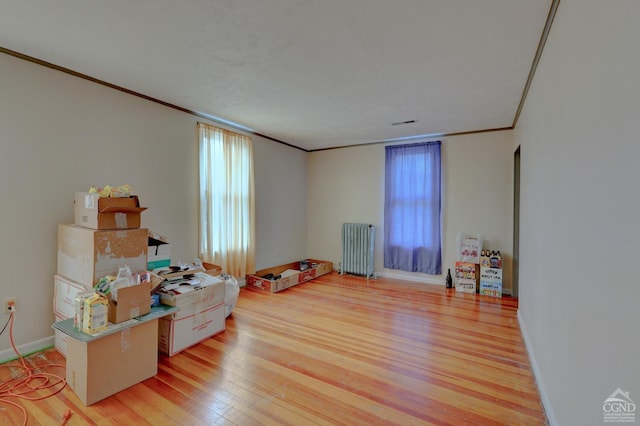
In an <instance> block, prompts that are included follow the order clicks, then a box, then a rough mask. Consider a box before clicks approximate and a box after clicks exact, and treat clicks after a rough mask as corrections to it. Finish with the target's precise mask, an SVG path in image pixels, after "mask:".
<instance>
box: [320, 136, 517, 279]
mask: <svg viewBox="0 0 640 426" xmlns="http://www.w3.org/2000/svg"><path fill="white" fill-rule="evenodd" d="M441 140H442V142H443V143H442V165H443V166H442V171H443V190H444V192H443V194H444V195H443V202H444V203H443V268H444V271H443V272H444V274H446V269H447V268H453V267H454V264H455V259H456V255H455V249H456V236H457V234H458V233H459V232H467V233H472V234H478V233H479V234H481V235H483V237H484V238H485V239H486V243H485V246H486V247H490V248H493V249H496V250H501V251H502V252H503V253H504V254H505V255H506V256H505V262H504V263H505V271H504V275H505V288H507V289H509V291H510V288H511V247H512V245H513V243H512V231H513V230H512V228H513V225H512V223H513V217H512V211H513V206H512V203H513V201H512V200H513V189H512V188H513V153H512V146H513V133H512V132H511V131H502V132H491V133H480V134H474V135H464V136H452V137H447V138H442V139H441ZM308 167H309V177H308V181H309V192H308V197H309V205H308V218H309V220H308V223H309V237H308V243H307V244H308V247H309V249H308V253H309V255H310V256H311V257H315V258H318V259H322V260H331V261H332V262H334V267H335V268H338V264H339V262H340V258H341V255H342V252H341V249H340V238H341V237H340V235H341V234H340V233H341V225H342V223H344V222H362V223H372V224H374V225H375V226H376V247H375V271H376V272H377V273H379V274H381V275H384V276H393V277H398V278H402V279H410V280H416V281H423V282H429V283H439V284H443V282H444V274H443V275H438V276H434V275H427V274H420V273H409V272H404V271H397V270H391V269H386V268H384V267H383V256H382V253H383V251H382V243H383V238H382V235H383V229H382V225H383V223H384V145H383V144H378V145H368V146H362V147H350V148H342V149H334V150H327V151H318V152H313V153H311V154H309V166H308Z"/></svg>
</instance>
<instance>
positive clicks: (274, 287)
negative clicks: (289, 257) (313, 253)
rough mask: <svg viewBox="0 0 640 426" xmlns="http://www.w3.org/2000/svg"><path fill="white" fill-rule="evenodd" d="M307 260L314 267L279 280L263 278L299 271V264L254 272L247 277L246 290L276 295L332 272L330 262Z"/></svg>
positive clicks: (293, 263) (294, 263)
mask: <svg viewBox="0 0 640 426" xmlns="http://www.w3.org/2000/svg"><path fill="white" fill-rule="evenodd" d="M309 260H310V262H311V264H312V265H316V266H315V267H314V266H312V267H311V268H309V269H307V270H305V271H299V273H296V274H293V275H288V276H282V277H281V278H279V279H273V280H271V279H266V278H264V276H265V275H268V274H273V275H274V276H276V277H277V276H278V275H283V273H284V272H285V271H288V270H299V268H300V262H292V263H287V264H284V265H280V266H275V267H273V268H268V269H262V270H260V271H256V273H255V274H249V275H247V288H250V289H254V290H264V291H268V292H271V293H276V292H278V291H282V290H285V289H287V288H290V287H293V286H296V285H298V284H301V283H304V282H307V281H310V280H312V279H314V278H317V277H319V276H321V275H324V274H328V273H329V272H331V271H333V263H331V262H328V261H326V260H314V259H309ZM285 275H286V274H285Z"/></svg>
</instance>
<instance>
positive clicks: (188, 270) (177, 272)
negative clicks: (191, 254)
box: [153, 262, 222, 281]
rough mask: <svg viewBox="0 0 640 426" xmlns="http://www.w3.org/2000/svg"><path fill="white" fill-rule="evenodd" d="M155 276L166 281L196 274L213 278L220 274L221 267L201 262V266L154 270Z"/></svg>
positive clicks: (169, 267) (170, 267) (191, 265)
mask: <svg viewBox="0 0 640 426" xmlns="http://www.w3.org/2000/svg"><path fill="white" fill-rule="evenodd" d="M153 272H154V273H155V274H157V275H158V276H160V277H161V278H163V279H165V280H168V281H177V280H182V279H184V278H185V277H186V276H192V275H195V274H197V273H205V274H208V275H211V276H213V277H217V276H218V275H220V274H221V273H222V267H220V266H218V265H214V264H213V263H207V262H202V263H201V264H193V263H192V264H189V265H183V266H177V265H175V266H168V267H164V268H156V269H154V270H153Z"/></svg>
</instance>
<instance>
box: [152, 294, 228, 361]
mask: <svg viewBox="0 0 640 426" xmlns="http://www.w3.org/2000/svg"><path fill="white" fill-rule="evenodd" d="M224 314H225V305H224V303H220V304H218V305H216V306H212V307H209V308H206V309H204V310H203V311H200V312H197V313H192V314H190V315H187V316H181V317H180V318H179V319H171V317H169V316H167V317H164V318H160V323H159V324H158V350H159V351H160V352H161V353H163V354H166V355H169V356H173V355H175V354H177V353H178V352H180V351H183V350H185V349H187V348H189V347H191V346H193V345H195V344H197V343H200V342H201V341H203V340H204V339H207V338H209V337H211V336H214V335H216V334H218V333H220V332H222V331H224V329H225V315H224ZM174 315H176V314H174Z"/></svg>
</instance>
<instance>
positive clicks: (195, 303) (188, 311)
mask: <svg viewBox="0 0 640 426" xmlns="http://www.w3.org/2000/svg"><path fill="white" fill-rule="evenodd" d="M188 282H193V283H195V285H191V284H188ZM181 283H186V284H184V285H183V284H181ZM176 287H177V289H178V290H179V291H182V293H179V294H174V293H173V292H172V291H171V290H170V289H172V288H176ZM225 289H226V286H225V282H224V281H222V280H221V279H220V278H217V277H213V276H211V275H208V274H205V273H203V272H199V273H197V274H195V276H194V280H184V281H176V282H171V283H166V284H165V285H163V286H162V287H161V288H160V291H159V294H160V303H162V304H164V305H168V306H176V307H178V308H180V310H179V311H178V312H175V313H173V314H171V319H180V318H185V317H188V316H191V315H194V314H197V313H200V312H203V311H204V310H205V309H208V308H211V307H213V306H217V305H219V304H221V303H224V298H225Z"/></svg>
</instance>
